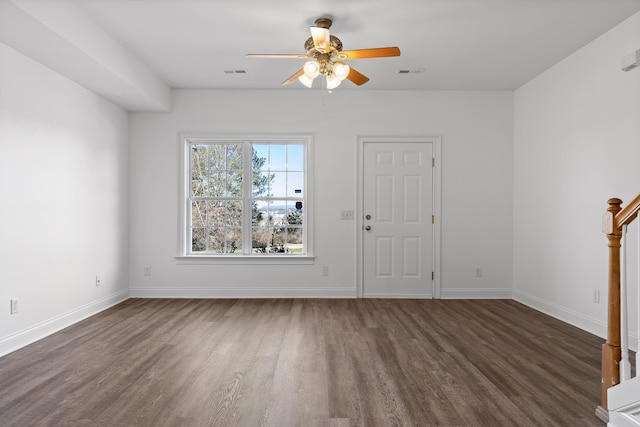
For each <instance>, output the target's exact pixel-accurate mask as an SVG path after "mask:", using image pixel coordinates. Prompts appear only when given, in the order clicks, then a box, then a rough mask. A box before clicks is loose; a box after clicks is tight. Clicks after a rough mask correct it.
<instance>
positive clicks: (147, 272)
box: [144, 266, 151, 276]
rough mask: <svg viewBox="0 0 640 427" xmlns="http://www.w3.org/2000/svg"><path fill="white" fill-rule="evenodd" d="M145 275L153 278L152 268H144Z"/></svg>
mask: <svg viewBox="0 0 640 427" xmlns="http://www.w3.org/2000/svg"><path fill="white" fill-rule="evenodd" d="M144 275H145V276H151V267H149V266H147V267H145V268H144Z"/></svg>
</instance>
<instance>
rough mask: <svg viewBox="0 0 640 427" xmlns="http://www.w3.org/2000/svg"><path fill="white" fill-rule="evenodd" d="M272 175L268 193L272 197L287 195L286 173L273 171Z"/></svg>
mask: <svg viewBox="0 0 640 427" xmlns="http://www.w3.org/2000/svg"><path fill="white" fill-rule="evenodd" d="M272 177H273V179H271V185H270V188H269V195H270V196H272V197H285V196H286V195H287V173H286V172H274V173H273V174H272Z"/></svg>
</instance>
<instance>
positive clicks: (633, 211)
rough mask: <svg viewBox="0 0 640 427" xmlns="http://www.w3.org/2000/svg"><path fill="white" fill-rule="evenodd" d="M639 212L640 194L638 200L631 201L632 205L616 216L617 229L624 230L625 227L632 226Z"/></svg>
mask: <svg viewBox="0 0 640 427" xmlns="http://www.w3.org/2000/svg"><path fill="white" fill-rule="evenodd" d="M618 200H620V199H618ZM638 211H640V194H638V195H637V196H636V198H635V199H633V200H632V201H631V203H629V204H628V205H627V206H625V207H624V208H622V210H621V211H620V212H618V213H617V214H616V216H615V220H616V221H615V226H616V228H620V229H622V226H623V225H629V224H631V223H632V222H633V220H634V219H636V217H637V216H638Z"/></svg>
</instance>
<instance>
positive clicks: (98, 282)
mask: <svg viewBox="0 0 640 427" xmlns="http://www.w3.org/2000/svg"><path fill="white" fill-rule="evenodd" d="M96 286H100V276H96Z"/></svg>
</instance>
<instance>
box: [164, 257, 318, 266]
mask: <svg viewBox="0 0 640 427" xmlns="http://www.w3.org/2000/svg"><path fill="white" fill-rule="evenodd" d="M175 259H176V264H186V265H202V264H216V265H287V264H290V265H300V264H313V263H314V262H315V257H314V256H312V255H264V256H256V255H250V256H247V255H244V256H243V255H233V256H225V255H213V256H211V255H182V256H176V257H175Z"/></svg>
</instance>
